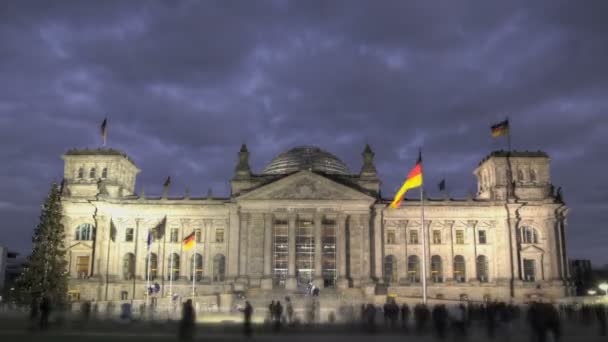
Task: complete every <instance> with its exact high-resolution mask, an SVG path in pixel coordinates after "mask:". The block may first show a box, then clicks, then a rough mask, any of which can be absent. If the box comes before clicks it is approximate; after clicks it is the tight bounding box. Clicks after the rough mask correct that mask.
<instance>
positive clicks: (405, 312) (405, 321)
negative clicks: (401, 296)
mask: <svg viewBox="0 0 608 342" xmlns="http://www.w3.org/2000/svg"><path fill="white" fill-rule="evenodd" d="M409 319H410V307H409V306H407V304H405V303H403V304H402V305H401V326H402V327H403V328H405V330H407V328H408V325H409Z"/></svg>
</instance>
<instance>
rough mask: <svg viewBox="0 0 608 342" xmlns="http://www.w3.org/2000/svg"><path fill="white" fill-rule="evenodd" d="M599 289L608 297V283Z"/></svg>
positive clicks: (601, 285)
mask: <svg viewBox="0 0 608 342" xmlns="http://www.w3.org/2000/svg"><path fill="white" fill-rule="evenodd" d="M598 287H599V288H600V290H602V291H604V295H606V296H608V283H601V284H600V285H599V286H598Z"/></svg>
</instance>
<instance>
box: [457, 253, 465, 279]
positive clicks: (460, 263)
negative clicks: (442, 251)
mask: <svg viewBox="0 0 608 342" xmlns="http://www.w3.org/2000/svg"><path fill="white" fill-rule="evenodd" d="M454 280H455V281H456V282H459V283H464V282H465V281H466V264H465V262H464V257H463V256H462V255H457V256H455V257H454Z"/></svg>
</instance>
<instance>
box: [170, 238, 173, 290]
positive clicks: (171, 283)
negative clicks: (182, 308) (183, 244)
mask: <svg viewBox="0 0 608 342" xmlns="http://www.w3.org/2000/svg"><path fill="white" fill-rule="evenodd" d="M169 297H170V298H173V241H172V242H171V256H170V257H169Z"/></svg>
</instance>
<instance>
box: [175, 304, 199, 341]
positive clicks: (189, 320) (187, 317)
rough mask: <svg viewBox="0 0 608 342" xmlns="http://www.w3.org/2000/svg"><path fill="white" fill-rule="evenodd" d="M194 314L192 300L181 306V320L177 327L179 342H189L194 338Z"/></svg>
mask: <svg viewBox="0 0 608 342" xmlns="http://www.w3.org/2000/svg"><path fill="white" fill-rule="evenodd" d="M195 321H196V312H195V311H194V306H192V299H188V300H187V301H186V302H185V303H184V305H183V306H182V320H181V321H180V325H179V339H180V340H181V341H191V340H192V339H193V338H194V327H195V326H194V323H195Z"/></svg>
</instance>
